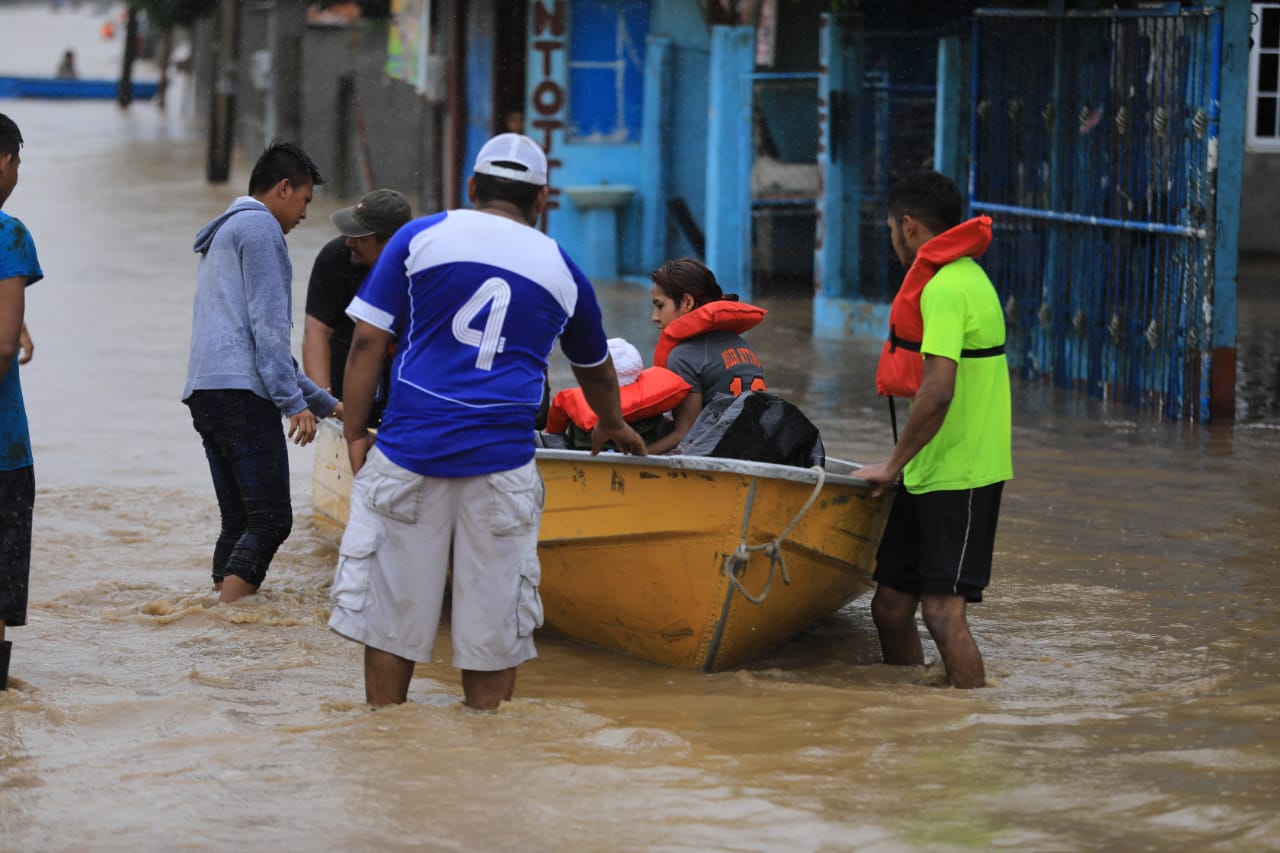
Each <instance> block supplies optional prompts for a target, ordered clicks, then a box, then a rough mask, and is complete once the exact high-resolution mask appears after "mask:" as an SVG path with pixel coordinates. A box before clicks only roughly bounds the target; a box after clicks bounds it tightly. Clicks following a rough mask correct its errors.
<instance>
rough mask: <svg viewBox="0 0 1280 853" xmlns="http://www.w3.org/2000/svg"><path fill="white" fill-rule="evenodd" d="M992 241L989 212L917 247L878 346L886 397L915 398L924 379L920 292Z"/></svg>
mask: <svg viewBox="0 0 1280 853" xmlns="http://www.w3.org/2000/svg"><path fill="white" fill-rule="evenodd" d="M990 245H991V217H989V216H978V217H975V218H973V219H970V220H969V221H968V222H961V223H960V224H959V225H957V226H956V227H955V228H950V229H948V230H946V231H943V232H942V233H941V234H938V235H937V236H935V237H932V238H930V239H929V240H927V241H926V242H925V244H924V245H923V246H921V247H920V249H919V251H917V252H916V259H915V260H914V261H912V263H911V269H909V270H907V275H906V277H905V278H903V279H902V286H901V287H899V288H898V293H897V295H896V296H894V297H893V306H892V307H891V308H890V309H889V339H888V340H887V341H885V342H884V349H882V350H881V351H880V364H879V366H877V367H876V390H877V391H879V392H880V394H881V396H884V397H914V396H915V395H916V392H917V391H919V390H920V383H921V382H922V381H924V356H923V355H921V354H920V343H921V341H922V340H924V319H923V318H922V317H921V315H920V296H921V295H922V294H923V293H924V288H925V285H927V284H928V283H929V282H930V281H931V280H932V279H933V276H934V274H935V273H937V271H938V270H939V269H941V268H942V267H945V266H946V265H947V264H949V263H951V262H952V261H956V260H959V259H960V258H980V257H982V255H983V253H985V252H986V251H987V247H988V246H990ZM995 350H999V352H1004V347H1002V346H1001V347H992V348H991V351H988V350H964V351H962V352H961V355H962V356H969V357H976V356H982V355H998V354H999V353H998V352H995Z"/></svg>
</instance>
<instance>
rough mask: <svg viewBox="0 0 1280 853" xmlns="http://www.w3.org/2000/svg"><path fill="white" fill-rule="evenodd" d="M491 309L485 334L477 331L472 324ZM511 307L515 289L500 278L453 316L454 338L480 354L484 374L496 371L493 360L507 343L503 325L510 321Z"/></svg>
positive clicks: (490, 280)
mask: <svg viewBox="0 0 1280 853" xmlns="http://www.w3.org/2000/svg"><path fill="white" fill-rule="evenodd" d="M486 307H488V309H489V317H488V319H486V320H485V323H484V331H480V330H479V329H473V328H472V327H471V323H472V322H473V321H474V320H475V319H476V317H478V316H480V313H481V312H482V311H484V309H485V308H486ZM509 307H511V286H510V285H508V284H507V283H506V282H505V281H503V280H502V279H500V278H491V279H489V280H488V281H486V282H485V283H484V284H482V285H480V288H479V289H478V290H477V291H476V292H475V293H474V294H473V295H472V297H471V298H470V299H468V300H467V301H466V304H464V305H463V306H462V307H461V308H459V309H458V313H457V314H454V315H453V336H454V337H455V338H457V339H458V342H459V343H462V344H465V345H466V346H469V347H475V348H476V349H478V350H479V352H478V353H477V354H476V367H477V368H478V369H480V370H492V369H493V357H494V356H495V355H497V354H498V353H500V352H502V349H503V347H505V346H506V343H507V339H506V338H504V337H503V336H502V324H503V322H504V321H505V320H506V319H507V309H508V308H509Z"/></svg>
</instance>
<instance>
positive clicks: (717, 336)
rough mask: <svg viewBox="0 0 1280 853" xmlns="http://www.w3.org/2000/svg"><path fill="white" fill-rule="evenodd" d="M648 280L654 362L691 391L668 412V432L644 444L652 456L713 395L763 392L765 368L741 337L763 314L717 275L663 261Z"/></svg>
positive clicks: (674, 439) (671, 443)
mask: <svg viewBox="0 0 1280 853" xmlns="http://www.w3.org/2000/svg"><path fill="white" fill-rule="evenodd" d="M651 278H652V279H653V323H654V325H655V326H657V327H658V329H659V330H661V332H662V334H661V336H660V337H659V338H658V346H657V348H656V349H655V350H654V354H653V363H654V364H655V365H656V366H658V367H665V368H667V369H668V370H671V371H672V372H674V373H675V374H676V375H677V376H679V377H680V378H681V379H683V380H685V381H686V382H688V383H689V386H690V389H689V394H688V396H686V397H685V398H684V399H683V400H682V401H681V402H680V404H679V405H677V406H676V407H675V409H674V410H673V411H672V417H673V419H674V423H673V425H672V429H671V432H669V433H668V434H667V435H665V436H663V437H661V438H659V439H657V440H655V441H654V442H652V443H651V444H649V445H648V450H649V452H650V453H667V452H668V451H670V450H671V449H673V448H674V447H675V446H676V445H677V444H679V443H680V440H681V439H682V438H684V437H685V434H686V433H688V432H689V428H690V427H692V426H693V422H694V421H696V420H697V419H698V415H699V413H701V412H702V407H703V405H704V404H705V403H706V402H707V401H709V400H710V399H711V398H712V397H714V396H715V395H717V394H732V395H734V396H735V397H736V396H737V395H739V394H741V393H742V392H743V391H763V390H765V382H764V366H763V365H762V364H761V363H760V359H759V358H758V357H757V356H756V353H755V350H753V349H752V348H751V345H750V344H749V343H747V342H746V340H745V339H744V338H743V337H742V333H743V332H745V331H747V330H748V329H750V328H752V327H754V326H756V325H757V324H758V323H759V322H760V321H761V320H762V319H764V315H765V313H766V312H765V310H764V309H763V308H757V307H756V306H754V305H748V304H747V303H745V302H739V301H738V297H737V296H736V295H735V294H726V293H725V292H724V291H723V290H721V289H720V285H719V283H718V282H717V281H716V276H715V273H713V272H712V271H711V270H710V269H708V268H707V266H706V265H705V264H703V263H702V262H701V261H698V260H695V259H693V258H680V259H678V260H674V261H667V262H666V263H665V264H663V265H662V266H660V267H658V268H657V269H656V270H654V271H653V275H652V276H651Z"/></svg>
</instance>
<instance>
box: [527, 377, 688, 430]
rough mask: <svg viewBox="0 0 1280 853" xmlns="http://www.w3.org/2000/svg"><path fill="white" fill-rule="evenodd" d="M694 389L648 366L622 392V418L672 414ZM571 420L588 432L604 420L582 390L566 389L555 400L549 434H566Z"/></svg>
mask: <svg viewBox="0 0 1280 853" xmlns="http://www.w3.org/2000/svg"><path fill="white" fill-rule="evenodd" d="M690 387H691V386H690V385H689V383H688V382H685V381H684V380H683V379H681V378H680V377H679V376H677V375H676V374H674V373H672V372H671V371H670V370H667V369H666V368H665V367H647V368H645V369H644V370H642V371H640V375H639V376H637V377H636V381H635V382H629V383H627V384H626V385H623V386H621V387H620V388H619V389H618V390H619V392H620V393H621V396H622V419H623V420H625V421H626V422H627V423H631V422H633V421H638V420H643V419H644V418H651V417H653V416H654V415H660V414H662V413H663V412H669V411H671V410H672V409H674V408H675V407H676V406H677V405H679V403H680V401H681V400H683V399H684V398H685V397H687V396H689V389H690ZM570 421H572V422H573V423H575V424H577V425H578V426H579V427H580V428H582V429H583V430H586V431H587V432H590V431H591V430H593V429H595V426H596V424H597V423H599V422H600V417H599V416H598V415H597V414H596V413H595V412H593V411H592V410H591V407H590V406H589V405H587V397H586V395H585V394H583V393H582V389H581V388H566V389H564V390H563V391H558V392H556V395H555V396H554V397H552V398H551V408H550V409H548V410H547V432H550V433H562V432H564V431H565V430H567V429H568V428H569V422H570Z"/></svg>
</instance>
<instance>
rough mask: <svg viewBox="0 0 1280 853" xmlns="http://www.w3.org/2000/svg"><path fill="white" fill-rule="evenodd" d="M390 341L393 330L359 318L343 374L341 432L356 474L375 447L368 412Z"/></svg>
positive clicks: (353, 471) (370, 409)
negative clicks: (345, 440)
mask: <svg viewBox="0 0 1280 853" xmlns="http://www.w3.org/2000/svg"><path fill="white" fill-rule="evenodd" d="M391 340H392V334H391V333H390V332H384V331H383V330H382V329H379V328H378V327H377V326H374V325H371V324H369V323H366V322H365V321H363V320H358V321H356V330H355V334H354V335H353V336H352V338H351V352H350V353H349V354H348V355H347V367H346V370H345V371H343V374H342V397H343V401H342V408H343V412H342V433H343V435H345V436H346V438H347V455H348V456H349V457H350V458H351V473H353V474H354V473H356V472H357V471H359V470H360V468H361V467H362V466H363V465H364V459H365V457H366V456H367V455H368V454H369V448H370V447H372V446H373V434H372V433H370V432H369V414H370V412H372V411H373V395H374V393H375V392H377V390H378V379H379V377H381V376H382V364H383V362H384V361H385V360H386V357H387V347H388V346H389V345H390V344H391Z"/></svg>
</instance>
